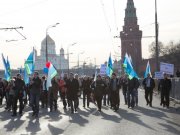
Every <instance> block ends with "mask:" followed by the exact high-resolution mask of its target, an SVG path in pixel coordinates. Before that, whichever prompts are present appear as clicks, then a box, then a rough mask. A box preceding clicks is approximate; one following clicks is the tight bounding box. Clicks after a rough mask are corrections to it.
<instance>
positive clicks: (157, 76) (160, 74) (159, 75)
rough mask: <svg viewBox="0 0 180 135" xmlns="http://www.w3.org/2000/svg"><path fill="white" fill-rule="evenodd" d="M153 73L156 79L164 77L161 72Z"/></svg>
mask: <svg viewBox="0 0 180 135" xmlns="http://www.w3.org/2000/svg"><path fill="white" fill-rule="evenodd" d="M154 74H155V75H154V78H156V79H163V78H164V76H163V72H155V73H154Z"/></svg>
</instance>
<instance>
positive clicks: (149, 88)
mask: <svg viewBox="0 0 180 135" xmlns="http://www.w3.org/2000/svg"><path fill="white" fill-rule="evenodd" d="M143 86H144V89H145V99H146V105H149V106H150V107H152V96H153V89H154V88H155V82H154V79H153V78H152V77H151V75H150V74H147V77H146V78H145V79H144V80H143Z"/></svg>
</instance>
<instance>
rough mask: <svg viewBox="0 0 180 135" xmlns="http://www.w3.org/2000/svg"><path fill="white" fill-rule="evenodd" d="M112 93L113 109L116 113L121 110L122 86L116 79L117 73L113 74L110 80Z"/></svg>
mask: <svg viewBox="0 0 180 135" xmlns="http://www.w3.org/2000/svg"><path fill="white" fill-rule="evenodd" d="M109 88H110V92H111V102H112V107H113V109H114V111H115V112H116V111H117V110H118V109H119V101H120V100H119V89H120V84H119V80H118V79H117V77H116V74H115V73H112V78H111V80H110V85H109Z"/></svg>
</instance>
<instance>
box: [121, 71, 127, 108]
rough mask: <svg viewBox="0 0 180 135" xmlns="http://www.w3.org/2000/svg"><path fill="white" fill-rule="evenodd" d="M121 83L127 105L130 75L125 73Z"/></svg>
mask: <svg viewBox="0 0 180 135" xmlns="http://www.w3.org/2000/svg"><path fill="white" fill-rule="evenodd" d="M120 84H121V86H122V93H123V96H124V102H125V105H127V87H128V75H126V74H125V75H124V76H122V78H120Z"/></svg>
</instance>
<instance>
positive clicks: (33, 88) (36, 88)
mask: <svg viewBox="0 0 180 135" xmlns="http://www.w3.org/2000/svg"><path fill="white" fill-rule="evenodd" d="M41 88H42V82H41V79H40V78H39V77H37V78H33V79H32V83H31V84H30V92H31V93H33V94H40V92H41Z"/></svg>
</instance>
